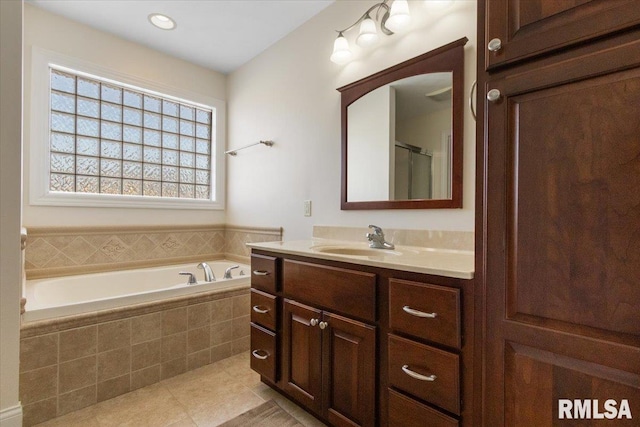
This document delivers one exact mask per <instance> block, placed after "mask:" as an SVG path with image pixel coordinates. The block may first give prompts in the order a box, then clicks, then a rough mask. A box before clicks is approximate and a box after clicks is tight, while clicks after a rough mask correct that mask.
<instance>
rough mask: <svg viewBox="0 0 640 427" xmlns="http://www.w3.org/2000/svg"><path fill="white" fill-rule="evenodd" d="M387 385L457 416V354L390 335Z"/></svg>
mask: <svg viewBox="0 0 640 427" xmlns="http://www.w3.org/2000/svg"><path fill="white" fill-rule="evenodd" d="M389 384H390V385H391V386H393V387H395V388H397V389H399V390H402V391H404V392H407V393H409V394H411V395H413V396H416V397H418V398H419V399H423V400H425V401H427V402H430V403H433V404H434V405H436V406H439V407H440V408H442V409H445V410H447V411H449V412H452V413H454V414H456V415H460V360H459V357H458V355H457V354H453V353H448V352H446V351H442V350H440V349H437V348H434V347H430V346H428V345H424V344H419V343H416V342H414V341H410V340H407V339H405V338H400V337H397V336H395V335H391V334H389Z"/></svg>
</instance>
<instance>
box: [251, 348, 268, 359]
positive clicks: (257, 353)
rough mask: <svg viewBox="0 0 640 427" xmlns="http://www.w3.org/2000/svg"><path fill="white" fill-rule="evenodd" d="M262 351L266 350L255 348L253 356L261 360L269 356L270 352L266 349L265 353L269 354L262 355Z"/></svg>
mask: <svg viewBox="0 0 640 427" xmlns="http://www.w3.org/2000/svg"><path fill="white" fill-rule="evenodd" d="M261 351H264V350H253V351H252V352H251V354H252V355H253V357H255V358H256V359H259V360H265V359H266V358H267V357H269V353H267V352H266V351H265V353H267V354H265V355H262V354H260V352H261Z"/></svg>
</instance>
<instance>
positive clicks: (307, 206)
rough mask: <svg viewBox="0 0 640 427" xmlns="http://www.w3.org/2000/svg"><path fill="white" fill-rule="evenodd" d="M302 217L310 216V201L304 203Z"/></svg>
mask: <svg viewBox="0 0 640 427" xmlns="http://www.w3.org/2000/svg"><path fill="white" fill-rule="evenodd" d="M304 216H311V200H305V201H304Z"/></svg>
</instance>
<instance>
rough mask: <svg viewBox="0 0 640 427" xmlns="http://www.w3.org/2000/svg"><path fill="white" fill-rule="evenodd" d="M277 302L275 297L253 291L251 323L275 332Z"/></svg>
mask: <svg viewBox="0 0 640 427" xmlns="http://www.w3.org/2000/svg"><path fill="white" fill-rule="evenodd" d="M276 300H277V297H276V296H274V295H271V294H267V293H265V292H261V291H259V290H257V289H251V321H252V322H253V323H257V324H258V325H261V326H264V327H265V328H268V329H271V330H272V331H275V330H276Z"/></svg>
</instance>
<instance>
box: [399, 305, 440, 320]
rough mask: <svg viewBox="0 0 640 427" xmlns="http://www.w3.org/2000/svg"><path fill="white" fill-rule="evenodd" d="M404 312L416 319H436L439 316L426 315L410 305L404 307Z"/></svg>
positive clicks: (436, 314)
mask: <svg viewBox="0 0 640 427" xmlns="http://www.w3.org/2000/svg"><path fill="white" fill-rule="evenodd" d="M402 310H403V311H404V312H405V313H409V314H410V315H412V316H416V317H426V318H428V319H434V318H436V317H437V316H438V313H425V312H424V311H420V310H416V309H413V308H411V307H409V306H408V305H405V306H404V307H402Z"/></svg>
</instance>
